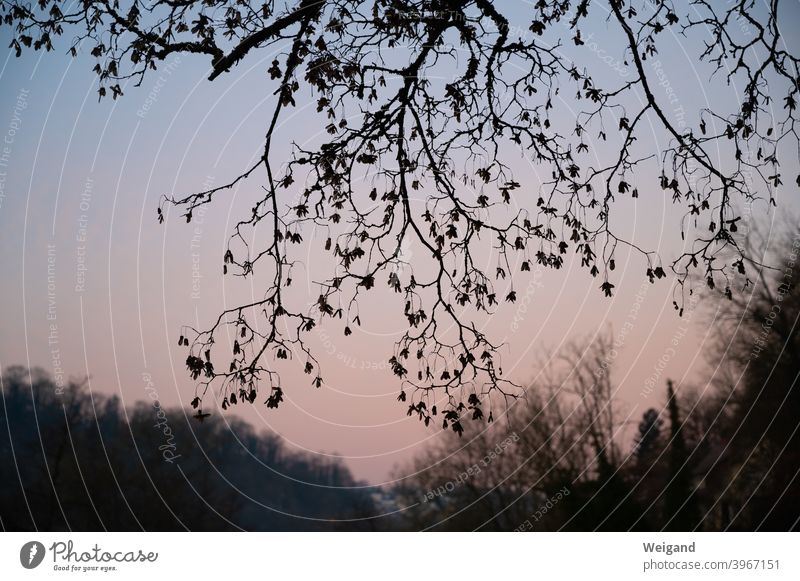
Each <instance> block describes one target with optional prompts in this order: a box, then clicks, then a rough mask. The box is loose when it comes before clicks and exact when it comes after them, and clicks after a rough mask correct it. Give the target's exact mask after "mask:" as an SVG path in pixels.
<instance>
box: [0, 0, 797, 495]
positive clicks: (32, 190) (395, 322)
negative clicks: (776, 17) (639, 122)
mask: <svg viewBox="0 0 800 581" xmlns="http://www.w3.org/2000/svg"><path fill="white" fill-rule="evenodd" d="M789 6H790V11H789V12H787V14H788V20H787V22H791V21H792V19H793V20H794V22H797V21H798V20H797V16H798V15H799V14H800V11H798V9H797V7H798V3H797V2H794V3H791V4H789ZM524 8H525V4H524V3H522V2H520V3H519V6H517V7H516V8H515V10H520V11H522V10H524ZM605 26H606V25H605V23H603V22H602V21H599V22H598V32H599V33H598V35H597V38H596V39H595V40H596V41H597V42H598V44H597V48H596V49H593V50H594V56H595V57H597V58H596V59H595V60H591V58H594V57H593V56H592V54H591V53H590V54H589V55H588V56H586V57H585V59H586V60H585V61H584V62H585V64H586V65H587V66H596V67H598V68H601V72H599V73H598V75H599V76H600V77H603V78H606V79H611V78H613V76H614V75H621V76H623V73H624V70H625V67H624V66H623V65H620V66H619V67H617V68H616V69H615V66H616V65H613V64H612V65H609V64H608V63H607V62H604V61H603V58H606V60H608V58H610V57H609V56H608V55H611V56H612V57H613V58H614V59H617V60H616V61H615V62H617V63H620V62H621V60H622V52H621V50H620V48H619V46H618V45H615V43H614V42H613V41H611V40H610V36H609V34H608V33H607V32H606V33H603V30H604V27H605ZM6 38H7V34H5V31H4V34H2V35H0V40H1V41H3V43H4V44H3V46H7V44H8V42H7V40H6ZM600 38H602V39H603V42H602V43H600V42H599V39H600ZM795 41H796V39H795V38H793V37H792V38H790V42H792V43H794V42H795ZM590 42H592V41H591V40H590ZM681 46H682V47H683V48H686V47H685V45H679V44H678V43H677V42H676V45H675V50H673V51H671V52H670V54H669V55H663V56H662V57H661V59H660V60H661V61H662V63H663V65H664V71H665V75H666V78H667V79H668V80H669V81H668V82H669V86H670V87H672V88H673V89H674V92H675V94H677V95H678V99H679V101H678V105H676V107H677V106H680V107H682V108H683V110H684V111H685V113H686V115H687V121H686V122H687V123H693V124H696V122H697V111H698V109H699V107H701V106H704V105H705V104H707V103H713V102H715V101H716V102H725V100H728V101H730V99H735V98H736V95H735V94H732V92H731V91H730V90H726V89H725V87H722V88H721V89H720V88H717V89H714V90H713V91H711V90H710V89H709V84H708V82H707V75H706V73H705V71H704V70H703V67H702V66H699V65H698V64H697V62H696V61H695V60H693V58H692V57H691V56H690V55H691V51H689V50H687V51H686V52H684V51H683V50H679V49H680V48H681ZM790 48H792V49H793V50H795V52H797V47H796V46H795V47H790ZM601 50H602V51H603V52H602V53H601V52H600V51H601ZM271 60H272V55H271V54H269V53H268V51H262V52H261V53H258V54H254V55H253V56H252V57H251V58H248V59H246V60H245V61H243V63H242V64H241V65H240V66H239V67H238V68H237V69H236V70H235V71H233V72H232V73H230V74H228V75H223V77H221V78H220V79H219V80H217V81H215V82H214V83H209V82H208V81H206V76H207V72H208V62H207V61H206V60H204V59H198V58H192V57H188V56H187V57H180V58H179V59H177V60H175V59H173V60H172V61H168V63H170V66H169V67H162V69H161V70H160V71H159V72H157V73H156V74H153V75H150V76H149V77H147V78H146V79H145V81H144V83H143V85H142V86H141V87H139V88H133V87H128V88H127V89H126V95H125V96H124V97H123V98H122V99H120V100H118V101H116V102H113V101H111V100H104V101H103V102H101V103H98V102H97V98H96V90H97V86H96V82H95V75H94V73H92V72H91V66H92V65H91V64H90V60H89V59H87V58H85V57H83V56H79V57H78V58H77V59H75V60H73V59H70V58H68V57H67V56H65V55H64V54H63V53H62V51H57V52H55V53H50V54H47V55H38V54H26V55H24V56H23V57H22V58H20V59H15V58H14V57H13V56H12V55H11V54H10V53H7V54H6V55H4V57H3V58H2V61H0V67H1V68H0V139H3V138H5V145H6V147H7V149H6V150H5V151H6V153H5V158H4V159H5V161H6V162H7V163H5V164H4V165H3V166H2V167H0V180H2V181H0V185H1V186H2V189H0V193H2V196H0V264H2V272H3V276H2V277H0V295H1V296H2V297H3V306H2V315H1V319H0V320H1V321H2V323H0V365H2V367H7V366H9V365H12V364H22V365H27V366H41V367H42V368H43V369H45V370H47V371H50V372H54V371H56V367H60V368H61V369H63V372H64V373H65V375H66V376H67V377H74V378H81V377H83V376H87V375H88V376H90V378H91V381H90V386H91V389H92V390H94V391H96V392H98V393H105V394H118V395H119V396H120V397H122V399H123V400H124V401H125V402H129V403H133V402H134V401H135V400H139V399H143V398H144V397H145V395H146V392H145V387H146V385H147V384H146V382H145V381H144V380H143V379H142V376H143V374H144V373H148V374H150V375H151V376H152V377H153V380H154V382H155V387H156V390H157V391H158V394H159V397H160V399H161V401H162V402H163V403H164V404H166V405H187V404H188V402H189V401H190V400H191V399H192V397H193V396H194V386H193V383H192V381H191V380H190V379H189V377H188V375H187V374H186V373H185V367H184V363H183V362H184V359H185V357H186V352H185V350H183V349H178V348H177V347H176V345H177V338H178V335H179V334H180V328H181V325H183V324H187V323H188V324H192V325H195V326H198V327H199V326H203V325H204V324H207V323H208V322H209V320H211V318H212V317H215V316H216V315H217V313H218V311H220V310H221V309H222V308H223V307H224V306H231V305H232V304H234V303H236V302H237V301H240V300H246V299H247V297H250V296H258V295H259V288H260V287H259V284H260V281H259V278H258V277H256V278H255V279H248V280H242V279H239V278H231V277H228V278H224V279H223V277H222V273H221V259H222V255H223V253H224V251H225V248H226V246H225V244H226V241H227V234H228V232H229V231H230V225H231V223H232V221H235V220H236V219H238V217H239V216H240V213H241V211H242V209H244V210H247V209H248V208H249V207H250V206H249V204H250V200H252V199H254V196H257V195H258V192H259V187H260V182H259V181H258V179H254V180H251V181H250V182H248V183H247V184H245V185H244V186H243V187H241V188H237V189H236V190H234V191H232V192H230V193H223V194H222V195H221V196H220V197H218V198H217V201H216V202H215V203H214V204H213V205H211V206H207V207H206V208H207V209H206V211H205V213H198V214H196V219H195V220H194V221H193V223H192V224H189V225H187V224H185V223H184V222H183V221H182V220H180V219H170V220H168V221H167V223H166V224H165V225H159V224H158V223H157V222H156V207H157V206H158V201H159V197H160V196H161V195H163V194H164V193H167V192H175V193H188V192H191V191H194V190H198V189H201V188H203V187H204V186H210V185H219V184H221V183H224V182H225V181H226V180H229V179H231V178H232V177H235V176H236V175H238V173H240V172H241V171H242V170H243V169H245V168H246V167H247V166H249V165H251V164H252V163H253V161H254V160H255V157H254V156H256V155H258V154H259V153H260V148H261V146H262V138H263V133H264V129H265V127H266V124H267V118H268V116H269V115H270V114H271V111H272V106H273V104H274V97H273V95H272V94H271V91H270V89H269V87H270V84H269V83H268V82H267V80H266V74H265V70H266V68H267V67H268V63H269V62H270V61H271ZM690 73H691V74H690ZM308 107H310V106H309V105H307V104H305V103H299V107H298V108H297V109H295V110H293V111H291V115H290V116H287V117H285V118H284V119H283V124H282V126H281V128H280V130H279V134H278V139H277V142H278V143H280V144H282V145H281V147H283V148H284V150H285V151H286V152H288V145H287V144H288V143H289V142H290V141H291V140H295V141H297V142H299V143H303V142H305V141H306V140H313V139H314V136H315V135H318V132H319V129H320V127H321V124H320V121H319V120H318V118H316V117H315V115H313V114H311V112H310V111H309V110H307V109H308ZM311 110H313V108H312V109H311ZM564 115H565V119H569V118H570V112H569V111H565V112H564ZM654 139H657V137H656V136H654ZM0 153H2V151H0ZM518 169H519V173H518V175H517V179H518V181H520V182H522V183H530V182H535V181H536V179H537V178H536V168H535V167H531V166H530V165H529V164H525V163H520V165H519V168H518ZM653 171H655V170H653ZM526 172H527V173H526ZM654 175H655V174H654ZM526 180H527V181H526ZM786 181H787V182H789V183H790V185H791V182H793V180H786ZM794 194H795V192H793V191H792V190H790V189H789V188H788V187H787V188H785V189H780V190H779V191H778V196H777V200H778V204H779V208H780V209H781V211H784V210H794V209H796V208H797V202H796V200H792V199H791V198H792V197H794V198H796V196H795V195H794ZM617 211H618V214H617V217H616V219H617V220H619V222H618V225H619V226H620V227H621V228H624V229H625V230H626V231H628V232H630V233H631V234H632V235H633V237H634V238H635V239H636V240H638V241H641V242H642V243H643V244H644V245H645V246H649V247H652V248H658V249H660V251H661V255H662V257H663V258H664V263H665V264H667V263H668V262H669V260H670V259H671V258H672V257H674V256H675V255H676V254H677V253H678V251H679V249H680V237H679V234H678V229H677V224H678V221H679V219H680V216H681V213H680V212H677V211H675V209H673V208H671V203H670V202H669V200H667V199H665V198H664V197H663V196H662V194H661V192H660V191H653V192H645V193H644V194H643V195H642V197H641V198H640V199H639V201H638V202H637V203H632V202H631V201H630V200H628V201H624V202H622V203H621V204H620V205H619V206H618V207H617ZM764 211H765V206H764V205H761V206H755V207H753V208H752V214H753V216H756V215H761V214H763V215H764V216H765V219H766V220H767V221H771V220H772V219H773V218H774V216H773V215H767V214H765V213H764ZM173 218H176V217H175V216H173ZM310 234H311V238H312V239H313V233H310ZM256 235H258V233H256ZM305 238H306V239H309V237H308V236H306V237H305ZM415 251H419V252H421V251H420V250H419V249H415V248H414V245H413V244H410V245H409V246H408V248H407V249H405V250H404V252H407V253H408V254H407V255H408V256H410V257H411V260H412V261H413V260H414V252H415ZM628 259H630V262H628ZM304 264H305V270H306V272H307V273H311V274H312V276H315V275H316V273H319V272H324V273H327V272H329V271H328V270H327V269H328V268H329V267H330V263H329V258H328V257H326V256H323V255H322V254H319V253H316V252H309V253H308V254H307V256H306V257H305V260H304ZM84 266H85V270H83V267H84ZM576 266H577V265H576V264H574V263H571V262H570V263H568V265H567V268H566V269H564V270H561V271H549V270H547V271H544V270H541V271H540V270H536V269H534V271H533V273H530V274H529V276H528V277H527V278H526V277H519V278H517V293H518V296H519V297H520V300H518V302H517V303H516V304H514V305H511V304H509V305H506V306H505V307H504V308H503V309H502V310H501V311H500V312H499V313H498V314H497V315H496V316H494V317H493V318H492V320H491V321H490V322H489V323H488V327H487V328H488V329H489V330H490V331H491V332H492V333H493V334H494V337H495V338H496V339H503V338H505V339H506V341H507V347H506V348H505V349H504V351H503V358H504V362H503V365H504V368H505V371H506V373H507V374H508V375H510V376H511V377H513V378H514V379H515V380H517V381H519V382H527V381H529V380H531V379H532V378H535V374H536V367H535V359H536V358H537V357H540V356H541V354H542V353H543V351H544V350H545V349H546V348H551V349H557V348H558V346H559V345H560V344H562V343H563V342H564V341H565V340H568V339H570V338H575V337H578V336H581V335H585V334H591V333H596V332H598V331H599V330H603V329H607V328H610V329H612V331H613V332H614V333H615V334H616V333H618V331H619V330H620V329H621V327H622V325H623V324H624V323H625V322H626V321H630V322H631V324H632V325H633V326H632V329H631V330H630V331H629V332H628V333H627V336H626V338H625V340H624V345H622V348H621V349H620V350H619V355H618V357H617V359H616V360H615V361H614V363H615V365H616V368H615V369H616V371H615V377H616V379H617V381H618V383H619V385H620V388H619V396H620V399H621V401H622V403H623V408H624V411H625V413H626V414H627V413H630V414H631V416H630V417H631V418H632V420H636V421H638V418H639V417H640V415H641V413H642V412H643V411H644V410H645V409H646V408H648V407H652V406H655V407H659V406H661V405H662V400H663V388H662V387H659V390H658V391H656V392H654V393H653V394H651V395H646V394H644V395H643V394H642V388H643V386H644V385H645V384H646V382H647V381H648V379H651V378H653V377H655V374H658V375H659V382H660V386H661V384H663V378H665V377H667V376H669V377H672V378H674V379H676V380H677V381H679V382H680V381H681V380H682V379H684V378H687V377H694V375H696V374H697V373H698V370H700V369H701V368H702V364H703V362H702V344H703V341H705V340H707V338H708V337H707V333H708V328H707V325H705V324H703V321H704V320H705V319H704V318H702V317H701V316H700V315H699V314H696V315H694V316H689V315H688V313H687V317H686V318H685V319H684V320H681V319H679V318H678V317H677V315H676V313H675V312H674V310H673V309H672V300H673V296H672V292H673V287H672V282H671V281H670V280H667V281H661V282H660V283H659V284H657V285H649V284H644V285H643V284H642V283H645V282H646V279H645V278H644V276H643V272H644V265H643V264H642V262H641V258H640V257H637V256H628V255H625V254H621V255H618V257H617V273H618V278H617V281H616V282H615V284H616V285H617V292H616V295H615V296H614V297H613V298H612V299H605V298H603V297H602V294H601V293H600V292H599V291H598V289H597V286H598V284H599V282H598V281H595V280H593V279H591V278H590V277H589V276H588V275H587V273H586V271H585V270H579V269H577V268H576ZM48 267H50V268H51V272H50V274H51V275H53V276H52V280H50V281H49V282H50V283H51V285H50V286H48ZM321 277H322V275H320V276H319V277H317V278H321ZM302 278H303V279H307V277H306V276H303V277H302ZM301 282H303V283H305V282H306V280H303V281H301ZM306 288H307V290H308V297H309V298H312V297H314V296H315V295H314V290H313V288H312V287H311V286H307V287H306ZM301 290H305V289H302V288H298V289H296V291H297V292H300V291H301ZM377 292H378V294H380V293H384V294H382V295H380V296H378V297H375V298H374V299H372V300H370V301H369V302H368V303H367V304H365V305H364V307H363V310H362V319H363V320H364V326H363V327H362V328H360V329H354V334H353V335H352V336H350V337H347V338H345V337H344V336H343V335H342V334H341V329H340V328H338V327H337V326H336V325H332V324H330V323H328V322H324V323H323V324H321V325H320V326H319V327H318V330H317V331H315V332H313V333H312V345H314V344H316V347H317V350H318V353H319V354H320V356H319V358H320V361H321V363H322V364H323V371H324V377H325V379H326V385H325V386H324V387H323V388H321V389H319V390H317V389H314V388H313V387H311V385H310V383H309V379H308V376H304V375H302V374H296V375H292V374H288V375H284V383H285V385H284V387H285V394H286V402H285V404H284V405H283V406H282V407H281V408H280V409H279V410H277V411H276V410H267V409H266V407H265V406H263V405H259V404H257V405H254V406H252V407H245V406H239V407H238V408H237V409H236V413H237V414H240V415H242V416H243V417H245V418H246V419H248V420H249V421H251V422H252V423H253V424H254V425H256V426H257V427H263V428H268V429H270V430H273V431H275V432H277V433H279V434H281V435H282V436H283V438H284V439H285V441H286V442H287V444H289V445H290V446H294V447H296V448H299V449H305V450H310V451H314V452H316V453H323V454H336V455H341V456H343V457H344V458H345V459H346V461H347V463H348V465H349V466H350V467H351V469H352V470H353V472H354V473H355V475H356V476H357V477H360V478H365V479H368V480H370V481H371V482H374V483H379V482H383V481H384V480H385V479H386V478H388V475H389V474H390V472H391V470H392V468H393V467H394V466H395V465H397V464H398V463H402V462H404V461H405V460H407V459H408V458H409V457H410V456H411V455H412V454H413V453H414V452H415V451H416V450H418V449H419V447H420V446H422V445H424V444H425V442H426V441H429V440H433V439H436V438H442V437H453V434H452V433H442V432H441V431H440V430H438V429H435V428H431V429H425V428H424V427H423V426H422V425H421V424H420V423H419V422H418V421H417V420H415V419H411V418H408V417H406V413H405V412H406V409H405V406H404V405H403V404H399V403H398V402H397V401H396V397H397V393H398V391H399V385H398V383H397V382H396V381H395V380H394V378H393V376H392V375H391V373H390V372H389V371H388V370H387V364H386V360H387V359H388V357H389V355H390V354H391V349H392V344H393V341H394V338H396V337H398V336H399V334H400V333H401V332H402V330H403V324H404V322H405V321H404V318H403V317H402V303H397V304H396V305H395V308H394V309H393V310H392V309H390V308H388V306H389V304H390V303H389V302H388V301H393V300H395V297H392V296H390V294H389V291H388V290H387V291H385V292H384V290H383V289H380V290H378V291H377ZM637 296H638V299H637ZM637 301H638V302H637ZM637 304H641V307H640V308H639V307H637V306H634V305H637ZM634 312H635V316H634V315H632V313H634ZM48 316H49V318H48ZM631 317H633V318H631ZM687 318H688V319H690V322H689V326H690V328H689V330H688V332H686V333H685V337H682V338H681V339H680V341H679V342H678V345H677V346H675V347H674V352H673V351H672V348H673V345H672V340H673V337H675V336H676V334H678V335H681V336H682V335H683V334H684V332H683V331H682V329H683V328H684V327H685V325H686V324H687V320H686V319H687ZM660 360H661V361H662V362H663V365H664V369H663V370H659V369H658V368H659V366H660V364H659V361H660ZM693 374H694V375H693ZM215 413H217V412H216V411H215ZM228 413H230V412H228Z"/></svg>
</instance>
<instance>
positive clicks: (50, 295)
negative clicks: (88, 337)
mask: <svg viewBox="0 0 800 581" xmlns="http://www.w3.org/2000/svg"><path fill="white" fill-rule="evenodd" d="M46 317H47V347H48V348H49V349H50V364H51V365H52V367H53V381H54V382H55V385H56V389H55V393H56V395H63V394H64V387H65V385H66V380H65V377H66V375H65V372H64V366H63V364H62V361H61V347H60V341H59V334H58V303H57V302H56V245H55V244H48V245H47V313H46Z"/></svg>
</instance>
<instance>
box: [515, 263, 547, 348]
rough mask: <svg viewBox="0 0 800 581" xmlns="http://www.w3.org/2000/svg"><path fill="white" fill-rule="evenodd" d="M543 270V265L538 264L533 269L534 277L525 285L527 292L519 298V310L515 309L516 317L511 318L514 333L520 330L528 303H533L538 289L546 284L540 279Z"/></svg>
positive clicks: (526, 312)
mask: <svg viewBox="0 0 800 581" xmlns="http://www.w3.org/2000/svg"><path fill="white" fill-rule="evenodd" d="M543 272H544V270H543V269H542V267H541V265H539V264H537V266H536V270H534V271H533V278H531V280H530V281H529V282H528V286H527V287H525V294H523V295H522V297H520V298H519V300H518V304H517V310H516V311H514V318H513V319H512V320H511V332H512V333H516V332H517V331H518V330H519V325H520V323H522V322H523V321H524V320H525V316H526V315H527V314H528V305H530V304H531V301H532V300H533V295H534V294H536V289H540V288H542V287H543V286H544V285H543V284H542V282H541V281H540V280H539V279H540V278H542V274H543Z"/></svg>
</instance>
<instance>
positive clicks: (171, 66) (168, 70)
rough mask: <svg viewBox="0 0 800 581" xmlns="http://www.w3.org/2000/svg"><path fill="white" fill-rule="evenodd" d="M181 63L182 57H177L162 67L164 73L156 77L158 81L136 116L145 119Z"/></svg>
mask: <svg viewBox="0 0 800 581" xmlns="http://www.w3.org/2000/svg"><path fill="white" fill-rule="evenodd" d="M180 64H181V59H180V57H175V58H174V59H172V60H171V61H170V62H168V63H167V64H166V65H164V67H163V68H162V69H161V70H162V73H161V74H160V75H159V77H158V79H156V82H155V84H154V85H153V87H152V88H151V89H150V92H149V93H147V97H146V98H145V100H144V103H142V106H141V107H139V110H138V111H136V116H137V117H139V119H144V118H145V117H146V116H147V113H148V112H149V111H150V108H151V107H152V106H153V105H155V104H156V102H157V101H158V94H159V93H160V92H161V89H163V88H164V85H166V84H167V81H168V80H169V77H171V76H172V73H174V72H175V69H177V68H178V66H179V65H180Z"/></svg>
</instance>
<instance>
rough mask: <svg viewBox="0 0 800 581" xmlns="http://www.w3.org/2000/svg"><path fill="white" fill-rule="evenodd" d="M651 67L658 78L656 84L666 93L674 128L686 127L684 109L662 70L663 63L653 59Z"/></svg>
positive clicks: (681, 128)
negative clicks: (673, 118)
mask: <svg viewBox="0 0 800 581" xmlns="http://www.w3.org/2000/svg"><path fill="white" fill-rule="evenodd" d="M650 66H651V67H652V68H653V71H654V72H655V74H656V78H657V79H658V84H659V86H660V87H661V88H663V89H664V93H665V94H666V95H667V102H668V103H669V104H670V105H671V106H672V114H673V115H674V117H675V124H676V126H677V127H676V129H678V130H683V129H685V128H686V111H685V110H684V109H683V105H681V101H680V99H679V98H678V94H677V93H676V92H675V89H674V88H673V87H672V83H671V82H670V80H669V77H668V76H667V73H666V71H665V70H664V65H663V64H661V61H660V60H656V61H653V63H652V64H651V65H650Z"/></svg>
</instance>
